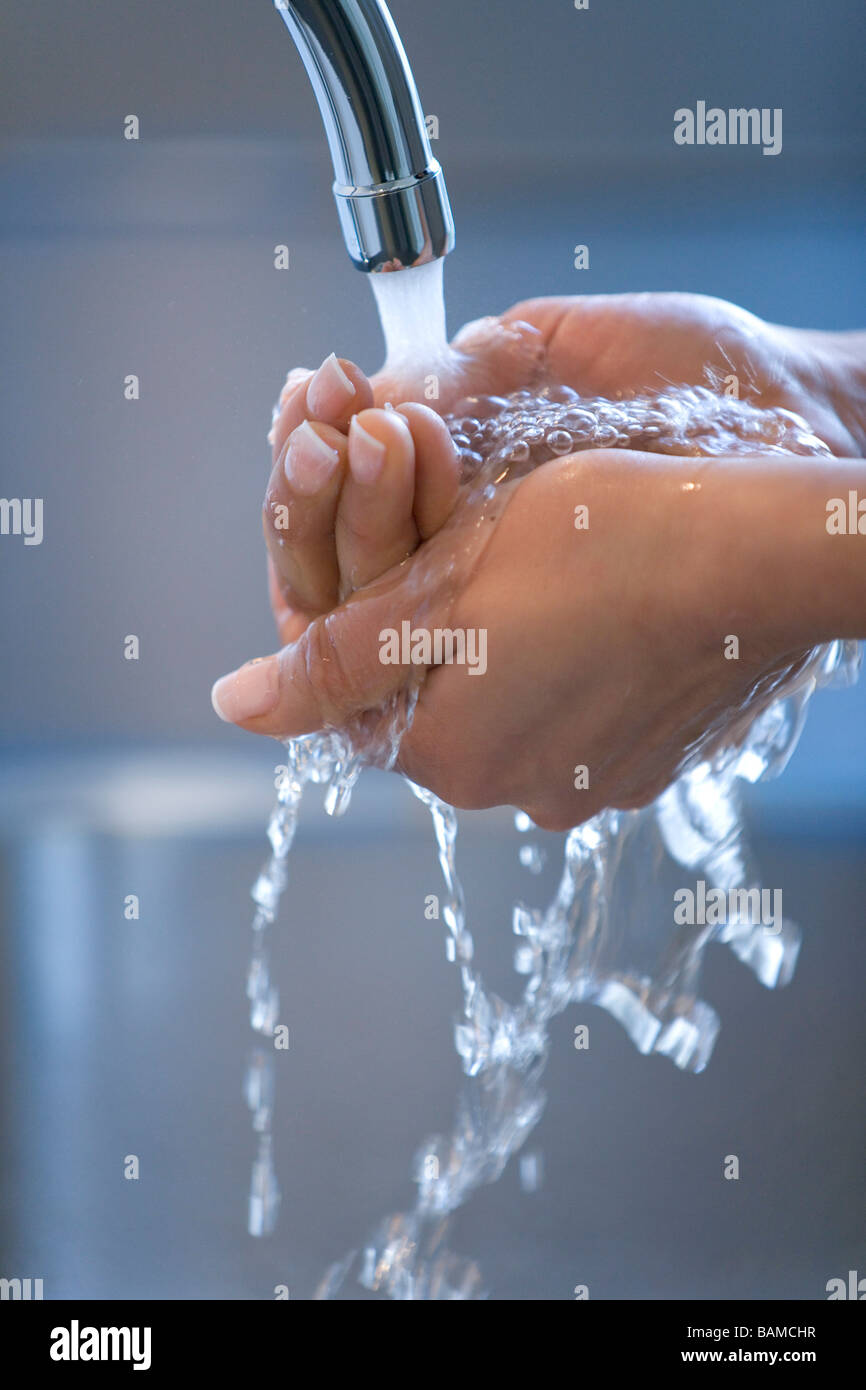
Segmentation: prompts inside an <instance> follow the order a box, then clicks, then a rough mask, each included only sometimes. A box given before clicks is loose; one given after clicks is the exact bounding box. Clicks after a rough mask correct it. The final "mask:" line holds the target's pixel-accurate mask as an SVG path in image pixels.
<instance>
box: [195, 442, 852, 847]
mask: <svg viewBox="0 0 866 1390" xmlns="http://www.w3.org/2000/svg"><path fill="white" fill-rule="evenodd" d="M828 468H830V469H836V468H837V465H835V464H830V465H828V464H827V461H826V460H822V461H820V462H819V461H815V463H814V464H810V463H809V461H808V460H803V459H801V458H797V459H787V458H769V457H759V458H753V459H749V458H747V459H742V458H739V457H737V458H726V459H693V458H689V459H680V458H666V457H663V456H660V455H654V454H653V455H649V454H639V453H635V452H631V451H627V450H609V451H588V452H586V453H583V454H580V455H575V456H572V457H570V458H567V459H565V460H562V461H559V462H555V463H549V464H545V465H544V466H543V467H541V468H539V469H537V470H536V471H535V472H534V473H532V474H530V475H529V476H528V477H525V478H523V479H522V480H521V481H519V482H517V483H514V484H511V485H509V484H505V485H503V487H502V488H501V489H500V494H499V495H498V497H497V503H496V504H495V510H494V512H493V513H491V515H490V516H489V518H488V519H486V520H483V521H479V518H478V514H477V512H476V511H475V510H474V509H472V508H462V507H460V506H458V507H457V509H456V510H455V512H454V513H453V515H452V517H451V519H450V520H449V522H448V523H447V524H446V526H445V527H443V529H442V530H441V531H439V532H438V533H437V535H436V536H434V537H432V538H431V539H430V540H428V541H427V542H426V543H425V544H424V545H423V546H422V547H421V548H420V549H419V550H418V552H417V553H416V554H415V555H414V556H413V557H412V559H410V560H409V561H407V562H406V563H405V564H404V565H402V566H400V567H398V568H397V569H395V570H392V571H391V572H390V573H389V574H387V575H386V576H384V577H383V579H381V580H380V581H378V582H377V583H374V584H372V585H370V586H368V587H367V588H366V589H364V590H362V591H360V592H358V593H356V594H355V595H353V596H352V597H351V598H350V599H349V600H348V601H347V602H346V603H344V604H342V605H340V606H338V607H337V608H336V609H335V610H334V611H332V612H330V613H328V614H326V615H323V616H320V617H318V618H316V619H315V620H313V621H312V622H311V623H310V624H309V625H308V626H307V627H306V628H305V630H304V631H303V633H302V634H301V635H300V637H299V639H298V640H297V641H296V642H294V643H293V644H292V645H290V646H288V647H286V648H285V649H284V650H283V651H282V652H281V653H279V655H277V656H273V657H269V658H267V659H266V660H265V661H263V662H259V663H256V664H254V665H252V666H247V667H244V668H242V670H241V671H240V672H239V673H237V674H235V675H233V676H230V677H226V678H225V681H224V682H221V683H220V686H218V688H217V700H218V702H219V704H220V707H221V710H222V713H223V715H224V717H228V718H230V719H232V720H234V721H235V722H237V723H239V724H241V725H242V726H243V727H244V728H247V729H249V730H251V731H253V732H256V733H267V734H273V735H276V736H279V737H284V736H291V735H297V734H301V733H305V732H308V731H312V730H314V729H318V728H322V727H325V726H332V727H333V726H340V725H341V724H345V723H346V722H348V721H349V720H350V719H351V718H353V717H354V716H355V715H357V714H359V713H360V712H362V711H364V710H367V709H374V708H376V707H377V706H378V705H379V704H380V703H381V702H382V701H383V700H384V699H385V697H386V696H388V695H389V694H390V693H392V692H393V691H395V690H397V689H399V688H400V686H401V685H403V684H405V683H406V682H407V681H408V680H409V679H411V678H412V676H413V670H412V667H411V666H410V665H392V664H384V663H383V662H382V660H381V656H382V652H383V636H384V634H386V633H387V632H388V631H389V630H391V631H396V632H397V633H400V632H401V630H402V624H403V623H404V622H409V624H410V628H411V630H412V631H417V630H418V629H420V628H423V629H425V630H426V631H428V632H430V633H433V632H434V631H435V629H437V628H438V629H442V630H444V629H450V630H452V631H453V630H461V631H463V632H464V633H468V632H469V631H470V630H471V631H472V632H473V633H475V634H476V645H475V648H474V650H475V652H476V653H477V652H479V651H480V650H482V648H481V642H480V640H479V639H480V634H482V633H483V634H484V638H483V640H484V643H485V644H486V647H485V649H484V650H485V657H486V663H485V668H484V670H483V671H481V669H480V666H479V670H478V672H477V673H476V674H472V673H471V668H470V667H469V666H468V665H438V666H435V667H434V668H433V669H432V670H430V671H429V672H428V673H427V675H426V679H425V680H424V683H423V685H422V688H421V693H420V697H419V700H418V705H417V709H416V712H415V718H414V721H413V724H412V726H411V728H410V730H409V731H408V733H407V734H406V735H405V736H404V739H403V743H402V746H401V752H400V759H399V763H400V767H401V768H402V770H404V771H405V772H406V773H407V774H408V775H409V776H410V777H412V778H413V779H414V780H415V781H418V782H420V783H422V784H423V785H425V786H427V787H430V788H431V789H432V790H433V791H434V792H436V793H437V794H438V795H440V796H441V797H443V798H444V799H445V800H447V801H450V802H451V803H452V804H454V805H456V806H458V807H468V808H479V807H485V806H492V805H498V804H502V803H507V804H511V805H515V806H518V807H521V808H522V809H524V810H526V811H527V812H528V813H529V815H530V816H531V817H532V818H533V820H535V821H536V822H537V823H538V824H539V825H541V826H543V827H546V828H551V829H564V828H566V827H568V826H571V825H574V824H577V823H578V822H580V821H582V820H585V819H586V818H587V817H589V816H591V815H593V814H595V813H596V812H597V811H598V810H600V809H601V808H602V807H605V806H618V807H631V806H635V805H639V804H644V803H646V802H648V801H650V800H652V799H653V798H654V797H655V796H656V795H658V793H659V792H660V791H661V790H662V789H663V788H664V787H665V786H667V785H668V784H669V783H670V781H671V780H672V779H673V778H674V777H675V775H676V774H677V771H678V769H679V768H680V767H681V765H682V763H683V760H684V759H685V758H686V757H687V756H688V755H689V753H690V751H691V750H693V749H694V748H695V746H696V745H697V744H698V743H699V742H701V741H703V740H707V739H710V740H711V739H712V738H713V737H714V734H716V733H718V732H719V731H721V730H722V729H723V728H725V727H726V726H727V724H728V723H729V721H730V717H731V715H732V713H734V712H738V711H741V710H742V709H743V706H744V705H745V704H746V703H747V702H749V701H752V702H753V704H752V708H753V710H754V711H756V710H757V709H758V708H760V706H761V705H762V704H765V703H767V702H768V701H769V699H770V698H772V693H773V689H774V683H775V682H776V681H777V679H778V676H779V674H780V673H781V672H783V671H786V670H788V669H789V668H790V667H791V666H792V665H795V664H796V663H797V662H798V661H799V659H800V658H801V657H802V655H803V654H804V653H805V651H806V650H808V648H809V647H811V646H812V645H813V644H814V643H816V642H818V641H822V640H826V639H828V638H830V637H832V636H835V635H840V636H845V635H849V636H853V635H858V628H859V631H861V632H862V631H866V623H864V618H866V612H864V609H866V605H864V589H866V585H864V582H863V571H864V566H863V561H862V558H861V551H860V549H859V548H858V549H857V553H856V555H855V553H854V547H855V546H856V542H857V540H858V539H859V538H853V542H852V543H850V544H849V543H848V541H847V538H845V537H832V536H829V535H828V534H827V533H826V530H825V529H824V526H823V519H824V515H825V512H824V498H825V497H826V495H827V488H828V487H830V488H831V489H833V488H838V489H839V492H840V495H845V492H844V489H845V487H846V486H848V485H849V484H853V481H854V479H855V478H856V479H859V481H860V483H861V485H862V483H863V479H864V471H863V466H862V465H861V464H853V465H838V469H839V476H838V477H837V476H835V474H834V475H833V476H832V477H831V478H828V476H827V475H826V470H827V469H828ZM846 470H851V471H850V472H849V471H846ZM576 507H586V508H587V512H586V513H585V514H582V517H584V516H585V519H586V520H588V526H587V527H586V528H585V529H584V528H581V529H576V528H575V524H574V522H575V508H576ZM861 544H862V542H861ZM837 560H838V562H839V563H841V564H843V565H845V564H847V565H850V566H851V570H850V574H848V575H847V576H846V575H844V574H842V573H841V572H840V573H839V576H838V579H837V580H836V581H834V582H835V583H836V584H837V585H838V588H837V591H836V594H835V596H834V598H833V606H829V605H828V603H827V595H828V594H830V593H831V592H832V586H830V585H829V584H828V583H827V582H825V581H826V579H827V575H825V576H824V580H822V579H821V578H820V577H819V566H820V565H822V564H823V565H825V567H826V565H827V564H830V565H835V564H836V563H837ZM843 593H845V594H847V599H846V602H847V603H848V608H847V609H845V608H844V604H843V601H842V596H843ZM732 636H733V637H736V639H737V648H738V650H737V655H736V656H735V657H734V658H733V659H731V656H730V651H731V646H730V640H729V639H730V638H731V637H732ZM414 674H417V673H414ZM583 769H585V772H584V771H583Z"/></svg>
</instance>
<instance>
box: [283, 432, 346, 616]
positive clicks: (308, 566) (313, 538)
mask: <svg viewBox="0 0 866 1390" xmlns="http://www.w3.org/2000/svg"><path fill="white" fill-rule="evenodd" d="M347 452H348V443H347V440H346V436H345V435H344V434H342V433H341V432H340V431H339V430H338V429H335V428H334V426H333V425H325V424H320V423H318V422H315V423H311V422H310V421H309V420H303V421H302V422H301V423H300V424H299V425H298V426H297V428H296V429H295V430H293V431H292V433H291V434H290V435H289V437H288V440H287V441H286V448H285V450H284V452H283V453H282V455H281V457H280V458H279V459H278V461H277V463H276V464H275V465H274V469H273V472H272V473H271V478H270V482H269V484H268V489H267V492H266V493H265V502H264V508H263V513H262V520H263V527H264V533H265V542H266V544H267V547H268V553H269V555H270V558H271V561H272V564H273V567H274V571H275V574H276V577H277V580H278V582H279V588H280V592H281V595H282V598H283V600H284V602H285V604H287V605H288V606H289V607H291V608H298V609H301V610H302V611H305V612H308V613H321V612H322V611H323V610H324V609H326V608H330V607H332V606H333V605H334V604H335V603H336V602H337V598H338V592H339V569H338V565H337V552H336V547H335V544H334V526H335V523H336V516H337V503H338V500H339V497H340V489H341V487H342V485H343V479H344V477H345V472H346V457H347Z"/></svg>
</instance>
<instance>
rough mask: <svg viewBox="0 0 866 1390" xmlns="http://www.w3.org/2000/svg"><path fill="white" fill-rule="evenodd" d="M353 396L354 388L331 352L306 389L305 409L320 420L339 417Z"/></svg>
mask: <svg viewBox="0 0 866 1390" xmlns="http://www.w3.org/2000/svg"><path fill="white" fill-rule="evenodd" d="M354 395H355V388H354V386H353V385H352V383H351V381H350V380H349V378H348V377H347V376H346V373H345V372H344V371H343V368H342V367H341V366H340V364H339V362H338V361H337V358H336V356H335V355H334V353H333V352H332V353H331V354H330V356H329V357H326V358H325V360H324V362H323V363H322V365H321V367H320V368H319V370H318V371H317V372H315V373H314V374H313V379H312V381H311V382H310V384H309V386H308V387H307V409H308V410H309V412H310V414H311V415H316V416H318V417H319V418H320V419H324V418H325V417H326V416H332V415H339V414H340V412H341V411H343V410H345V408H346V406H347V405H348V404H349V401H350V400H352V398H353V397H354Z"/></svg>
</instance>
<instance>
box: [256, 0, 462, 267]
mask: <svg viewBox="0 0 866 1390" xmlns="http://www.w3.org/2000/svg"><path fill="white" fill-rule="evenodd" d="M275 3H276V8H277V10H279V12H280V14H281V15H282V17H283V19H284V20H285V22H286V27H287V28H288V30H289V33H290V34H291V36H292V38H293V39H294V41H295V43H296V45H297V47H298V50H299V52H300V55H301V58H302V59H303V63H304V67H305V68H306V70H307V75H308V77H309V79H310V81H311V83H312V85H313V91H314V92H315V95H316V101H317V102H318V104H319V110H320V112H321V115H322V121H323V123H324V126H325V134H326V136H327V139H328V145H329V147H330V150H331V159H332V161H333V165H334V175H335V181H334V197H335V199H336V202H337V211H338V213H339V217H340V225H341V227H342V231H343V239H344V241H345V243H346V249H347V250H348V252H349V256H350V257H351V259H352V261H353V263H354V265H355V266H357V268H358V269H359V270H364V271H390V270H400V269H405V268H406V267H409V266H413V265H423V264H425V263H426V262H427V261H432V260H436V259H438V258H439V257H440V256H445V255H447V253H448V252H449V251H450V250H451V249H452V247H453V245H454V223H453V220H452V217H451V207H450V204H449V202H448V194H447V192H446V189H445V179H444V176H443V174H442V170H441V169H440V167H439V164H438V162H437V161H436V160H435V159H434V158H433V156H432V154H431V151H430V143H429V141H428V139H427V133H426V130H425V126H424V116H423V114H422V111H421V105H420V102H419V100H418V92H417V90H416V88H415V82H414V79H413V77H412V72H411V69H410V67H409V63H408V61H407V58H406V54H405V52H404V51H403V45H402V44H401V42H400V36H399V35H398V33H397V30H396V28H395V27H394V22H393V20H392V19H391V16H390V14H389V13H388V10H387V9H386V7H385V6H384V5H383V4H381V3H379V0H293V3H288V0H275Z"/></svg>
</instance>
